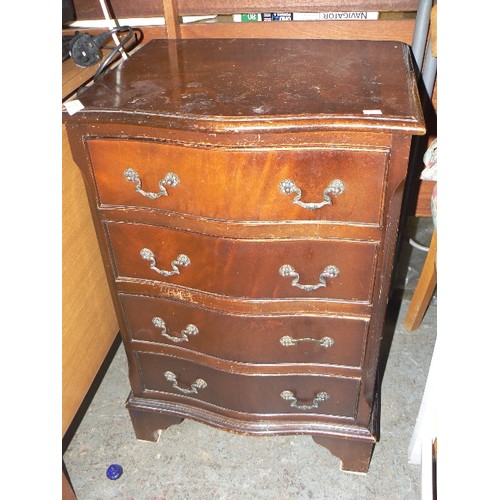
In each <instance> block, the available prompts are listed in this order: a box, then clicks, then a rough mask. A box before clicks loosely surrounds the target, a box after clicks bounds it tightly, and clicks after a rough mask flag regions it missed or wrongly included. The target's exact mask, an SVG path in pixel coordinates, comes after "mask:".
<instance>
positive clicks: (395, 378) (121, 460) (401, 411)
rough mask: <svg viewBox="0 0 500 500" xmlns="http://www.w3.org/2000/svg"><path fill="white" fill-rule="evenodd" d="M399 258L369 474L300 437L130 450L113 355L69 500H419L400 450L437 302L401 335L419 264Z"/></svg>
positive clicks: (71, 456)
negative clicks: (114, 476)
mask: <svg viewBox="0 0 500 500" xmlns="http://www.w3.org/2000/svg"><path fill="white" fill-rule="evenodd" d="M410 232H411V235H412V236H413V237H414V238H415V239H416V240H417V241H419V243H422V244H424V245H428V243H429V241H430V236H431V232H432V225H431V224H430V221H429V220H426V219H424V220H423V221H422V222H421V223H419V224H418V225H416V226H413V227H410ZM402 255H403V256H404V255H406V256H408V260H407V261H405V259H404V258H403V259H402V262H405V266H404V269H403V271H401V270H399V271H398V272H397V279H396V286H397V287H398V283H399V288H398V290H399V291H400V292H401V295H402V299H398V298H396V295H399V294H395V297H394V299H393V300H391V302H390V309H389V311H388V317H387V322H386V334H387V342H386V344H385V346H384V347H385V349H384V356H383V360H384V361H385V362H386V368H385V373H384V378H383V382H382V400H381V403H382V404H381V428H380V437H381V438H380V442H379V443H377V445H376V446H375V451H374V453H373V458H372V462H371V466H370V470H369V472H368V474H366V475H359V474H351V473H345V472H342V471H340V469H339V464H340V460H339V459H338V458H336V457H335V456H333V455H331V454H330V453H329V452H328V451H327V450H326V449H325V448H323V447H322V446H319V445H317V444H315V443H314V442H313V440H312V439H311V438H310V437H309V436H280V437H249V436H240V435H235V434H231V433H229V432H224V431H221V430H217V429H214V428H211V427H209V426H207V425H203V424H200V423H197V422H193V421H189V420H184V421H183V422H182V423H181V424H180V425H176V426H172V427H170V428H169V429H167V430H165V431H164V432H163V433H162V434H161V436H160V439H159V441H158V443H149V442H142V441H137V440H136V439H135V435H134V432H133V429H132V424H131V422H130V419H129V416H128V412H127V410H125V408H124V402H125V400H126V398H127V396H128V394H129V391H130V386H129V384H128V368H127V363H126V357H125V353H124V349H123V346H122V345H120V346H119V348H118V351H117V353H116V355H115V356H114V359H113V361H112V363H111V365H110V366H109V369H108V370H107V372H106V375H105V376H104V378H103V380H102V383H101V384H100V386H99V388H98V390H97V392H96V394H95V396H94V398H93V400H92V401H91V403H90V406H89V407H88V409H87V411H86V413H85V415H84V417H83V419H82V420H81V422H80V424H79V426H78V428H77V431H76V433H75V434H74V436H73V438H72V440H71V442H70V443H69V446H68V447H67V449H66V451H65V453H64V456H63V459H64V462H65V465H66V468H67V471H68V474H69V477H70V479H71V482H72V485H73V488H74V490H75V493H76V495H77V497H78V499H80V500H91V499H100V500H102V499H107V498H120V497H126V498H133V499H156V498H165V499H168V500H181V499H182V500H184V499H196V500H202V499H207V500H208V499H210V500H212V499H228V500H229V499H231V500H233V499H234V500H246V499H252V500H254V499H263V500H264V499H272V500H281V499H283V500H285V499H329V500H334V499H339V500H350V499H353V500H354V499H356V500H362V499H370V500H372V499H377V500H382V499H384V500H385V499H394V500H401V499H405V500H412V499H420V480H421V478H420V467H419V466H416V465H411V464H409V463H408V451H407V450H408V444H409V442H410V439H411V435H412V432H413V428H414V425H415V420H416V418H417V414H418V410H419V407H420V402H421V398H422V394H423V391H424V386H425V382H426V378H427V372H428V368H429V364H430V359H431V356H432V352H433V347H434V342H435V338H436V319H437V299H434V300H433V301H432V302H431V305H430V306H429V309H428V311H427V313H426V315H425V317H424V320H423V322H422V324H421V326H420V328H419V329H418V330H416V331H415V332H412V333H408V332H406V331H405V330H404V329H403V327H402V322H403V318H404V315H405V312H406V310H407V307H408V302H409V298H410V297H411V293H412V290H413V289H414V287H415V284H416V282H417V280H418V273H419V271H420V268H421V265H422V263H423V260H424V259H425V255H426V254H425V253H424V252H421V251H419V250H415V249H413V248H411V247H410V246H409V245H408V244H407V243H406V242H405V243H404V248H403V253H402ZM406 262H408V264H407V265H406ZM400 267H401V266H400ZM112 463H118V464H120V465H121V466H122V467H123V475H122V476H121V477H120V478H119V479H118V480H115V481H111V480H109V479H107V477H106V469H107V467H108V466H109V465H110V464H112Z"/></svg>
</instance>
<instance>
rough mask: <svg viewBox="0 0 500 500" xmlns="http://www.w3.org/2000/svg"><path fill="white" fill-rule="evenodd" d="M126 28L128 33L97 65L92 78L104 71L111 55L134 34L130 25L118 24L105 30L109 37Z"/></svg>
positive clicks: (111, 57)
mask: <svg viewBox="0 0 500 500" xmlns="http://www.w3.org/2000/svg"><path fill="white" fill-rule="evenodd" d="M125 30H127V31H128V34H127V36H126V37H125V38H124V39H123V40H121V42H120V43H119V44H118V45H116V46H115V47H114V48H113V50H112V51H111V52H110V53H109V54H108V55H107V56H106V58H105V59H104V60H103V61H102V63H101V65H100V66H99V68H97V71H96V73H95V75H94V80H96V79H97V78H99V76H100V75H101V74H102V73H103V72H104V70H105V68H106V66H107V64H108V63H109V61H111V60H112V59H113V57H114V56H115V55H116V53H117V52H118V51H119V50H120V49H122V48H123V47H125V45H126V44H127V42H128V41H129V40H130V39H131V38H132V37H133V36H134V31H133V30H132V28H131V27H130V26H118V27H116V28H113V29H112V30H110V31H108V32H107V35H108V37H107V38H109V37H110V36H111V35H113V34H114V33H117V32H118V31H125Z"/></svg>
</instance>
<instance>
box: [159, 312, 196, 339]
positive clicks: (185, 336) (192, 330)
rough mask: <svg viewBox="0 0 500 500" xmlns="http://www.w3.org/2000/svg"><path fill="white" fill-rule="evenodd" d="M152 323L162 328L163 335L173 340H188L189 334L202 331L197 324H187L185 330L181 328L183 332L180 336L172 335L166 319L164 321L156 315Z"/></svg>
mask: <svg viewBox="0 0 500 500" xmlns="http://www.w3.org/2000/svg"><path fill="white" fill-rule="evenodd" d="M151 321H152V323H153V325H154V326H156V328H161V329H162V331H161V335H163V336H164V337H167V339H168V340H171V341H172V342H188V341H189V338H188V335H197V334H198V333H199V332H200V331H199V330H198V328H197V327H196V326H195V325H191V324H189V325H186V328H185V329H184V330H181V333H180V335H179V336H176V337H173V336H172V335H169V334H168V327H167V325H166V324H165V321H163V320H162V319H161V318H159V317H158V316H156V317H154V318H153V319H152V320H151Z"/></svg>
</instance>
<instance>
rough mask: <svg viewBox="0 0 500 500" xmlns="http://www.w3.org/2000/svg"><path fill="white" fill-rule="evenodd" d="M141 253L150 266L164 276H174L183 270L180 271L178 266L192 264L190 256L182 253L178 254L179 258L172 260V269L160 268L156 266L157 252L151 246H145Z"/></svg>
mask: <svg viewBox="0 0 500 500" xmlns="http://www.w3.org/2000/svg"><path fill="white" fill-rule="evenodd" d="M140 255H141V257H142V258H143V259H144V260H147V261H149V262H150V264H149V268H150V269H152V270H153V271H156V272H157V273H159V274H161V275H162V276H172V275H174V274H180V273H181V272H180V271H179V267H178V266H183V267H186V266H189V264H191V261H190V260H189V257H188V256H187V255H184V254H183V253H181V254H180V255H178V256H177V259H176V260H174V261H172V263H171V265H172V271H164V270H163V269H158V267H156V257H155V254H154V253H153V252H152V251H151V250H150V249H149V248H143V249H142V250H141V251H140Z"/></svg>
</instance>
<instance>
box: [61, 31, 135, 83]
mask: <svg viewBox="0 0 500 500" xmlns="http://www.w3.org/2000/svg"><path fill="white" fill-rule="evenodd" d="M119 31H128V34H127V35H126V36H125V38H124V39H123V40H122V41H121V42H120V43H119V44H118V45H116V46H114V47H105V48H109V49H111V50H112V52H111V53H110V54H108V55H107V56H106V57H105V58H104V59H103V55H102V50H101V49H102V48H103V45H104V42H105V41H106V40H107V39H108V38H109V37H111V36H112V35H113V34H115V33H117V32H119ZM133 36H134V32H133V30H132V28H131V27H130V26H117V27H116V28H113V29H111V30H109V31H105V32H104V33H101V34H100V35H98V36H95V37H93V36H91V35H89V34H88V33H79V32H76V33H75V36H74V37H73V38H72V40H71V41H70V55H71V58H72V59H73V61H74V62H75V63H76V64H77V66H80V67H90V66H93V65H95V64H97V63H99V62H100V63H101V64H100V66H99V68H98V69H97V71H96V73H95V75H94V80H95V79H96V78H98V77H99V76H100V75H101V74H102V73H103V72H104V70H105V69H106V66H107V65H108V64H109V62H110V61H111V60H112V59H113V58H114V57H115V55H116V54H117V52H118V51H119V50H121V49H123V47H125V45H126V44H127V43H128V42H129V41H130V39H131V38H132V37H133Z"/></svg>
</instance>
